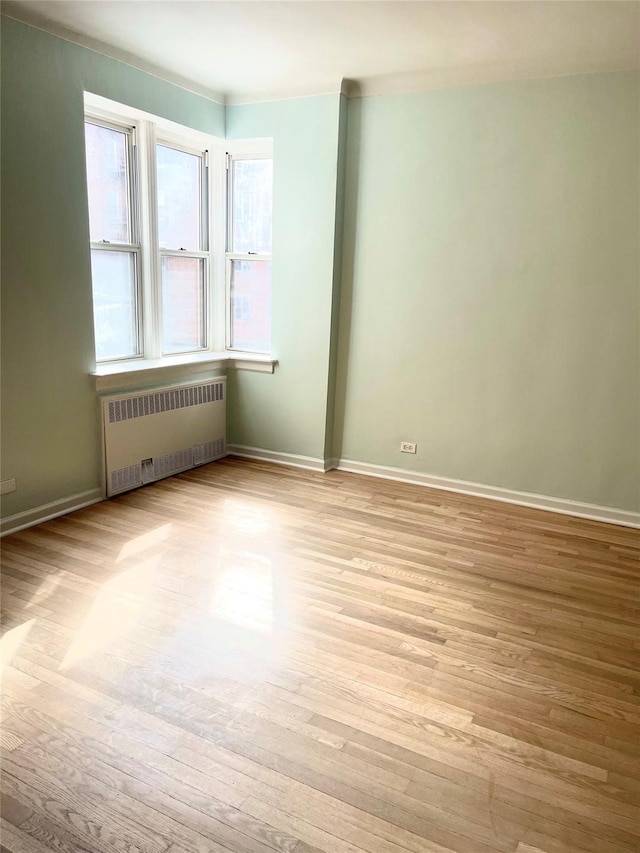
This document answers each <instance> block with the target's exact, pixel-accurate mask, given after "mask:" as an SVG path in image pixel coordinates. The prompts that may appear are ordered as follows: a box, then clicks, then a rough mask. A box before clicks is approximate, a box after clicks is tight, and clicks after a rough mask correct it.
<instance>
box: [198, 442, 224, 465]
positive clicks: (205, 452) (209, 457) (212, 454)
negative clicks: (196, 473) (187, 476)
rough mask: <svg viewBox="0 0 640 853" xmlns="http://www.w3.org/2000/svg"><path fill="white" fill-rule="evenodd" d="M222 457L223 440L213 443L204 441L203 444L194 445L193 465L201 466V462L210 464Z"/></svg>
mask: <svg viewBox="0 0 640 853" xmlns="http://www.w3.org/2000/svg"><path fill="white" fill-rule="evenodd" d="M221 456H224V438H218V439H216V440H215V441H205V442H204V444H194V446H193V464H194V465H202V464H203V462H212V461H213V460H214V459H219V458H220V457H221Z"/></svg>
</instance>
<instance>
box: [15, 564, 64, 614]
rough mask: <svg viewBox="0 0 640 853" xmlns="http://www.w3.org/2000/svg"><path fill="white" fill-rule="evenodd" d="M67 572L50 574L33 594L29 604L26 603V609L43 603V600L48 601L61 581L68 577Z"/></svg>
mask: <svg viewBox="0 0 640 853" xmlns="http://www.w3.org/2000/svg"><path fill="white" fill-rule="evenodd" d="M66 574H67V573H66V572H63V571H60V572H56V574H55V575H49V576H48V577H46V578H45V579H44V580H43V581H42V583H41V584H40V586H39V587H38V589H37V590H36V592H34V594H33V595H32V596H31V599H30V600H29V602H28V603H27V604H25V608H24V609H25V610H28V609H29V608H30V607H33V605H34V604H42V602H43V601H46V600H47V598H50V597H51V596H52V595H53V593H54V592H55V591H56V590H57V588H58V587H59V586H60V582H61V581H62V579H63V578H64V577H66Z"/></svg>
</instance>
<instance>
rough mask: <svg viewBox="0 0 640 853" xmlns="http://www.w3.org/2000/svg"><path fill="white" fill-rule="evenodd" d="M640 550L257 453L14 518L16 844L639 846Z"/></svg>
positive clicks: (39, 849) (329, 851)
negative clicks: (43, 517) (75, 508)
mask: <svg viewBox="0 0 640 853" xmlns="http://www.w3.org/2000/svg"><path fill="white" fill-rule="evenodd" d="M639 546H640V537H639V536H638V531H633V530H629V529H624V528H621V527H615V526H609V525H604V524H598V523H594V522H588V521H581V520H578V519H573V518H569V517H565V516H560V515H552V514H548V513H544V512H541V511H537V510H529V509H524V508H521V507H511V506H508V505H506V504H499V503H495V502H492V501H484V500H481V499H475V498H468V497H463V496H457V495H454V494H449V493H445V492H436V491H431V490H429V489H425V488H420V487H415V486H409V485H402V484H397V483H391V482H386V481H382V480H375V479H373V478H368V477H362V476H357V475H352V474H344V473H338V472H332V473H330V474H326V475H322V474H315V473H310V472H306V471H298V470H295V469H288V468H281V467H277V466H273V465H268V464H262V463H256V462H245V461H240V460H237V459H227V460H225V461H222V462H219V463H215V464H213V465H209V466H206V467H203V468H199V469H197V470H195V471H192V472H189V473H187V474H184V475H181V476H179V477H176V478H173V479H170V480H165V481H163V482H161V483H159V484H156V485H154V486H151V487H148V488H145V489H142V490H139V491H136V492H131V493H129V494H127V495H125V496H123V497H120V498H118V499H115V500H112V501H109V502H107V503H103V504H98V505H96V506H93V507H90V508H88V509H86V510H83V511H81V512H77V513H75V514H73V515H70V516H67V517H66V518H61V519H58V520H56V521H52V522H49V523H47V524H44V525H41V526H40V527H36V528H33V529H31V530H28V531H24V532H21V533H17V534H14V535H13V536H10V537H7V538H6V539H5V540H4V542H3V582H4V583H3V586H4V594H3V599H2V611H3V616H4V631H5V634H4V637H3V640H2V643H3V647H4V653H5V663H6V668H5V673H4V687H3V714H4V716H3V728H2V746H3V756H2V757H3V776H2V790H3V801H2V829H3V831H2V845H3V846H2V849H3V850H5V851H12V853H45V851H51V850H56V851H63V853H64V852H65V851H86V853H112V851H123V852H124V851H126V853H134V852H135V851H141V853H164V851H168V852H169V853H225V851H234V853H272V851H273V850H277V851H282V853H311V851H315V852H316V853H317V851H326V853H360V852H361V851H368V853H405V851H411V852H412V853H430V852H432V853H436V852H437V853H447V852H448V851H460V853H496V851H504V853H516V851H517V853H537V851H544V853H575V851H591V853H617V851H620V853H622V851H638V850H640V811H639V808H638V806H639V797H640V783H639V781H638V776H639V774H638V769H639V758H640V737H639V733H640V725H639V724H640V674H639V673H638V663H639V659H640V634H639V627H638V625H639V622H638V615H639V612H640V600H639V584H638V580H639V568H640V566H639V562H640V561H639V555H640V551H639Z"/></svg>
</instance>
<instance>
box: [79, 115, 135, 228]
mask: <svg viewBox="0 0 640 853" xmlns="http://www.w3.org/2000/svg"><path fill="white" fill-rule="evenodd" d="M84 128H85V144H86V149H87V186H88V190H89V229H90V232H91V240H92V242H94V243H99V242H100V241H101V240H108V241H109V242H110V243H131V242H133V240H132V238H131V211H130V206H131V199H130V195H129V134H127V133H125V132H121V131H118V130H112V129H111V128H109V127H100V125H97V124H90V123H89V122H87V123H86V124H85V126H84Z"/></svg>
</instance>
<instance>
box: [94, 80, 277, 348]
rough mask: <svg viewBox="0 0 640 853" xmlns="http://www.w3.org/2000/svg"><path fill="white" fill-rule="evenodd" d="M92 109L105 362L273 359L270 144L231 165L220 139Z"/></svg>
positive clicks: (98, 101)
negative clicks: (230, 354) (238, 356)
mask: <svg viewBox="0 0 640 853" xmlns="http://www.w3.org/2000/svg"><path fill="white" fill-rule="evenodd" d="M85 108H86V116H85V144H86V166H87V191H88V203H89V230H90V240H91V273H92V287H93V307H94V326H95V341H96V361H98V362H117V361H128V360H132V359H137V358H139V359H153V360H155V359H161V358H163V357H173V356H176V355H181V354H182V355H183V356H184V357H185V358H186V359H188V358H189V356H190V355H194V354H197V353H202V352H205V353H206V352H207V351H213V352H220V351H222V350H225V349H233V350H235V351H238V350H239V351H246V352H256V353H268V352H269V351H270V349H271V195H272V189H271V188H272V160H271V155H270V141H264V140H261V141H258V140H251V141H250V142H249V143H243V144H242V145H244V147H240V146H241V144H240V143H237V145H238V146H239V147H238V148H237V151H236V152H235V153H234V154H233V155H232V156H226V162H225V153H226V152H225V147H224V143H223V141H222V140H218V139H215V138H213V137H210V136H207V135H205V134H202V133H199V132H197V131H192V130H190V129H188V128H184V127H180V126H179V125H175V124H173V123H171V122H167V121H164V120H161V119H158V118H156V117H154V116H149V115H148V114H145V113H141V112H139V111H136V110H132V109H130V108H127V107H123V106H121V105H119V104H114V103H113V102H111V101H107V100H106V99H103V98H98V97H97V96H94V95H89V94H87V95H85ZM234 145H236V143H234ZM242 151H244V154H242V153H240V152H242ZM247 151H248V152H249V153H247ZM225 166H226V167H227V172H228V177H227V178H226V183H225ZM225 241H226V243H227V245H226V249H227V251H226V252H225ZM225 265H226V274H225Z"/></svg>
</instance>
